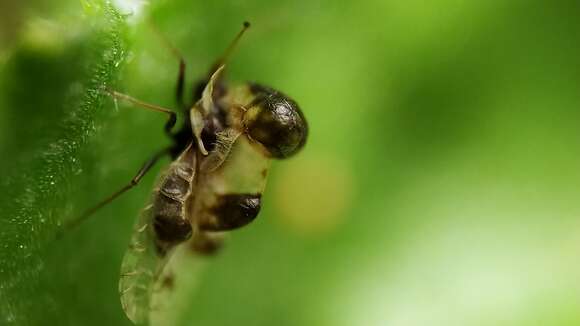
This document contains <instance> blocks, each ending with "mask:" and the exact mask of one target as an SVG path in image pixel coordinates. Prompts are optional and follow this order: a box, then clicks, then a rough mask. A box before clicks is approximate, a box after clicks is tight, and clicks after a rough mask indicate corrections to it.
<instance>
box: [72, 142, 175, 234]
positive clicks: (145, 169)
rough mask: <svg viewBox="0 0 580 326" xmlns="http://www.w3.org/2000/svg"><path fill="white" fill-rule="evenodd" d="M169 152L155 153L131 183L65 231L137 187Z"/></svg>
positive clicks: (81, 216) (76, 219)
mask: <svg viewBox="0 0 580 326" xmlns="http://www.w3.org/2000/svg"><path fill="white" fill-rule="evenodd" d="M169 152H170V149H169V148H164V149H163V150H161V151H159V152H157V153H155V155H153V157H151V158H150V159H149V160H147V161H146V162H145V164H143V166H142V167H141V168H140V169H139V171H138V172H137V174H136V175H135V176H134V177H133V178H132V179H131V181H129V183H128V184H126V185H125V186H123V187H122V188H121V189H119V190H117V191H116V192H114V193H113V194H112V195H110V196H109V197H107V198H105V199H104V200H102V201H101V202H100V203H98V204H97V205H95V206H94V207H92V208H90V209H88V210H87V211H85V212H84V213H83V214H82V215H80V216H79V217H77V218H75V219H73V220H71V221H70V222H68V223H67V224H66V225H65V230H66V229H72V228H74V227H76V226H78V225H79V224H80V223H82V222H83V221H85V220H86V219H87V218H88V217H89V216H91V215H93V214H94V213H95V212H96V211H98V210H99V209H101V208H103V207H104V206H105V205H107V204H109V203H110V202H112V201H113V200H115V199H116V198H117V197H119V196H120V195H122V194H124V193H125V192H126V191H127V190H129V189H131V188H133V187H135V186H136V185H137V184H138V183H139V181H141V179H142V178H143V176H145V174H147V172H149V170H151V168H152V167H153V166H154V165H155V163H157V161H159V159H160V158H162V157H163V156H165V155H167V154H169Z"/></svg>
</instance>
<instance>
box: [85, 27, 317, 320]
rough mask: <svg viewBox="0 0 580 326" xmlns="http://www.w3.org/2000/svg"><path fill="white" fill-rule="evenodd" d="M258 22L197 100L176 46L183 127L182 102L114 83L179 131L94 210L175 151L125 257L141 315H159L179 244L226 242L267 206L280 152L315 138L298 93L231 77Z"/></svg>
mask: <svg viewBox="0 0 580 326" xmlns="http://www.w3.org/2000/svg"><path fill="white" fill-rule="evenodd" d="M248 27H249V23H247V22H246V23H244V27H243V28H242V30H241V31H240V32H239V33H238V35H237V36H236V38H235V39H234V41H233V42H232V43H231V45H230V46H229V48H228V49H227V51H226V52H225V54H224V55H223V56H222V57H221V58H220V59H219V60H218V61H217V62H216V63H215V64H214V65H213V66H212V68H211V69H210V72H209V74H208V76H206V78H204V79H203V80H201V81H200V82H199V83H198V84H197V86H196V87H195V90H194V98H195V101H193V103H192V104H190V105H188V104H187V103H185V100H184V96H183V94H184V91H183V88H184V79H185V61H184V60H183V59H182V56H181V55H180V54H179V52H177V51H176V50H175V49H174V48H172V47H170V49H172V51H173V53H174V54H176V56H177V57H178V58H179V63H180V64H179V75H178V79H177V87H176V97H177V103H178V105H179V107H180V109H181V111H180V112H179V113H180V115H181V117H182V118H183V123H182V125H181V127H180V128H179V129H178V130H177V131H175V132H174V131H173V128H174V126H175V125H176V122H177V114H176V113H174V112H173V111H171V110H168V109H165V108H162V107H159V106H156V105H152V104H148V103H145V102H142V101H140V100H137V99H135V98H132V97H130V96H128V95H125V94H121V93H118V92H115V91H111V90H109V91H108V92H109V94H110V95H111V96H112V97H113V98H114V99H115V100H117V99H121V100H126V101H129V102H132V103H133V104H136V105H139V106H142V107H144V108H147V109H150V110H155V111H159V112H162V113H165V114H167V115H168V121H167V123H166V124H165V132H166V133H167V135H168V136H169V137H170V138H171V139H172V140H173V144H172V145H171V146H170V147H168V148H165V149H163V150H161V151H160V152H159V153H157V154H156V155H154V156H153V157H152V158H151V159H150V160H149V161H147V162H146V163H145V164H144V166H143V167H142V168H141V169H140V170H139V172H138V173H137V174H136V176H135V177H134V178H133V179H132V180H131V182H130V183H129V184H128V185H126V186H125V187H123V188H122V189H120V190H119V191H117V192H116V193H114V194H113V195H112V196H110V197H109V198H107V199H105V200H104V201H102V202H101V203H100V204H98V205H97V206H96V207H95V208H93V209H91V210H89V211H87V213H86V214H85V216H88V215H90V214H92V213H93V212H94V211H96V210H97V209H99V208H100V207H102V206H104V205H106V204H107V203H109V202H111V201H112V200H113V199H115V198H117V197H118V196H119V195H121V194H122V193H124V192H125V191H127V190H129V189H130V188H132V187H134V186H135V185H137V184H138V182H139V180H140V179H141V178H142V177H143V175H145V174H146V173H147V171H149V169H150V168H151V167H152V166H153V165H154V164H155V163H156V162H157V161H158V160H159V159H160V158H161V157H163V156H165V155H169V156H170V157H171V158H172V160H173V161H172V163H171V164H170V165H169V167H168V168H166V169H165V171H164V172H163V173H162V174H161V176H160V178H159V180H158V183H157V186H156V188H155V189H154V191H153V194H152V196H151V202H150V204H148V205H147V206H146V207H145V209H144V210H143V211H142V213H141V215H140V217H139V219H138V221H137V223H136V225H135V229H134V234H133V236H132V239H131V241H130V245H129V248H128V250H127V252H126V254H125V257H124V259H123V262H122V266H121V278H120V281H119V292H120V296H121V303H122V306H123V309H124V311H125V313H126V314H127V316H128V317H129V319H131V320H132V321H133V322H134V323H136V324H139V323H146V322H147V321H148V320H149V317H150V312H151V310H152V308H153V307H152V304H153V301H159V300H155V299H154V296H155V295H156V293H157V291H159V290H160V289H163V288H165V289H170V288H171V287H172V286H173V283H174V277H175V275H172V274H170V273H168V272H167V271H166V264H167V262H168V261H169V260H170V258H171V257H172V255H173V254H174V253H175V251H176V248H187V249H188V250H190V251H194V252H196V253H197V254H199V255H208V254H212V253H214V252H215V251H217V250H218V249H219V247H220V243H221V234H222V233H223V232H225V231H229V230H233V229H237V228H240V227H242V226H244V225H246V224H248V223H250V222H251V221H252V220H254V219H255V218H256V216H257V215H258V213H259V211H260V207H261V201H262V193H263V191H264V187H265V184H266V178H267V173H268V169H269V166H270V161H271V159H284V158H287V157H290V156H292V155H294V154H296V153H297V152H298V151H299V150H300V149H301V148H302V147H303V146H304V145H305V142H306V139H307V135H308V126H307V122H306V119H305V117H304V115H303V113H302V111H301V110H300V108H299V107H298V104H296V102H295V101H294V100H292V99H290V98H289V97H288V96H286V95H284V94H283V93H281V92H279V91H277V90H274V89H272V88H270V87H266V86H263V85H260V84H257V83H244V84H241V85H238V86H229V85H227V84H226V83H225V80H224V77H223V75H224V67H225V62H226V60H227V58H228V56H229V55H230V54H231V52H232V50H233V49H234V47H235V46H236V44H237V42H238V41H239V39H240V37H241V36H242V34H243V33H244V32H245V31H246V29H247V28H248Z"/></svg>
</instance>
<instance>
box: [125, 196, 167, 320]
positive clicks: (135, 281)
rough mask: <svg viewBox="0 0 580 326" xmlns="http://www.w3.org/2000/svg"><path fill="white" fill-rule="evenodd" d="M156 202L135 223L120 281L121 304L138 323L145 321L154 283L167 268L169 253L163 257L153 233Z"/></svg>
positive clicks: (130, 317) (128, 315)
mask: <svg viewBox="0 0 580 326" xmlns="http://www.w3.org/2000/svg"><path fill="white" fill-rule="evenodd" d="M152 214H153V205H152V204H150V205H149V206H147V207H146V208H145V209H144V210H143V211H142V212H141V215H140V217H139V220H138V222H137V224H136V226H135V230H134V232H133V236H132V238H131V243H130V245H129V248H128V249H127V252H126V253H125V257H124V258H123V263H122V264H121V277H120V280H119V294H120V296H121V305H122V306H123V310H125V313H126V314H127V317H129V319H131V321H133V322H134V323H135V324H142V323H145V322H146V320H147V318H148V314H149V309H150V300H151V295H152V291H153V288H154V286H153V284H154V283H155V280H156V279H157V275H158V274H159V273H160V271H161V270H163V267H164V266H165V264H166V262H167V260H168V257H169V253H166V254H165V255H164V256H161V255H159V254H158V253H157V249H156V248H155V239H154V234H153V232H152V224H151V223H152V221H153V218H152Z"/></svg>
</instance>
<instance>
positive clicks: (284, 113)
mask: <svg viewBox="0 0 580 326" xmlns="http://www.w3.org/2000/svg"><path fill="white" fill-rule="evenodd" d="M244 125H245V127H246V131H247V133H248V135H249V136H250V138H252V139H253V140H255V141H257V142H259V143H260V144H262V145H263V146H264V148H265V149H266V150H267V151H268V153H269V154H270V156H272V157H274V158H278V159H284V158H287V157H290V156H292V155H294V154H296V153H297V152H298V151H300V149H302V147H304V144H306V138H307V136H308V124H307V123H306V119H305V118H304V115H303V114H302V111H300V108H299V107H298V104H296V102H294V101H293V100H291V99H289V98H288V97H286V96H284V95H282V94H280V93H274V94H268V95H259V96H258V98H257V99H256V101H254V102H253V105H252V106H251V107H250V108H248V110H247V111H246V113H245V114H244Z"/></svg>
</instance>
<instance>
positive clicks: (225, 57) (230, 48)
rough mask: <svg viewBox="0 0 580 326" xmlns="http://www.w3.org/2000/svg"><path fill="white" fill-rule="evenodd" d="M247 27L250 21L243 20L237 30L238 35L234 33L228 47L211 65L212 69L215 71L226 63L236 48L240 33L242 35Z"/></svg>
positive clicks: (240, 36)
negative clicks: (240, 28)
mask: <svg viewBox="0 0 580 326" xmlns="http://www.w3.org/2000/svg"><path fill="white" fill-rule="evenodd" d="M248 28H250V23H249V22H248V21H245V22H244V24H243V25H242V30H241V31H239V32H238V35H236V37H235V38H234V39H233V41H232V42H231V43H230V46H228V48H227V49H226V51H225V52H224V54H223V55H222V56H221V58H220V59H219V60H218V61H217V62H216V63H215V64H214V66H213V68H214V69H212V70H214V71H215V70H216V69H218V68H219V67H221V66H223V65H224V64H225V63H226V61H228V59H229V58H230V56H231V54H232V53H233V52H234V50H235V49H236V46H238V43H239V42H240V39H241V38H242V35H244V33H245V32H246V30H247V29H248Z"/></svg>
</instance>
